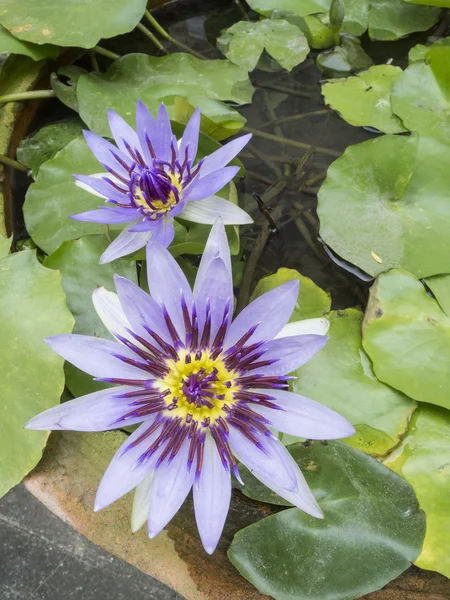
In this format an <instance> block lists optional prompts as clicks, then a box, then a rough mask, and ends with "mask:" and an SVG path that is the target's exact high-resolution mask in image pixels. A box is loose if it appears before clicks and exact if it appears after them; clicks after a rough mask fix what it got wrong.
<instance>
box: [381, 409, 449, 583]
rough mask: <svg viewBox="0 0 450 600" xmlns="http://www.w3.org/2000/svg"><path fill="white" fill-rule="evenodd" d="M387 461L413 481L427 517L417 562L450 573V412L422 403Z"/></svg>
mask: <svg viewBox="0 0 450 600" xmlns="http://www.w3.org/2000/svg"><path fill="white" fill-rule="evenodd" d="M384 464H385V465H386V466H387V467H389V468H390V469H392V470H393V471H395V472H396V473H398V474H399V475H401V476H402V477H403V478H404V479H406V481H408V483H410V484H411V485H412V487H413V488H414V491H415V493H416V496H417V499H418V501H419V504H420V506H421V508H422V509H423V510H424V511H425V514H426V517H427V530H426V534H425V541H424V544H423V548H422V552H421V554H420V556H419V558H417V560H416V561H415V564H416V565H417V566H418V567H420V568H421V569H430V570H432V571H439V572H440V573H442V574H443V575H446V576H447V577H450V517H449V500H448V498H449V491H450V413H449V412H448V411H447V410H444V409H442V408H438V407H435V406H426V405H421V406H420V407H419V408H418V409H417V411H416V412H415V413H414V415H413V418H412V419H411V425H410V428H409V431H408V434H407V436H406V437H405V439H404V440H403V442H402V444H401V445H400V447H399V448H398V449H396V450H395V451H394V452H393V453H392V454H391V455H390V456H389V457H388V458H387V459H386V460H385V462H384Z"/></svg>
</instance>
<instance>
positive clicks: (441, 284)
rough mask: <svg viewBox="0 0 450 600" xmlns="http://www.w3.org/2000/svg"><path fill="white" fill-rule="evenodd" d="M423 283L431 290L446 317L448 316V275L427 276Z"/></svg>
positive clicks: (449, 277)
mask: <svg viewBox="0 0 450 600" xmlns="http://www.w3.org/2000/svg"><path fill="white" fill-rule="evenodd" d="M425 283H426V284H427V286H428V287H429V288H430V290H431V291H432V292H433V294H434V296H435V297H436V300H437V301H438V302H439V304H440V307H441V308H442V310H443V311H444V312H445V314H446V315H447V317H450V275H435V276H434V277H427V278H426V279H425Z"/></svg>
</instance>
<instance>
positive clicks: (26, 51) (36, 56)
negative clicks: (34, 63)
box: [0, 9, 58, 60]
mask: <svg viewBox="0 0 450 600" xmlns="http://www.w3.org/2000/svg"><path fill="white" fill-rule="evenodd" d="M0 18H1V9H0ZM0 53H2V54H3V53H6V54H23V55H24V56H29V57H30V58H32V59H33V60H42V59H44V58H56V57H57V56H58V47H57V46H52V45H51V44H44V45H42V46H38V45H37V44H30V43H29V42H23V41H22V40H18V39H17V38H15V37H14V36H13V35H12V34H11V33H9V31H8V30H7V29H5V28H4V27H1V26H0Z"/></svg>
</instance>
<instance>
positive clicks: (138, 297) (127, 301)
mask: <svg viewBox="0 0 450 600" xmlns="http://www.w3.org/2000/svg"><path fill="white" fill-rule="evenodd" d="M114 283H115V285H116V290H117V294H118V296H119V300H120V303H121V305H122V309H123V311H124V313H125V315H126V318H127V319H128V321H129V322H130V324H131V328H132V330H133V331H134V332H136V333H137V334H138V335H140V336H141V337H143V338H144V339H150V338H149V334H148V332H147V330H146V329H144V327H143V325H144V324H145V325H147V327H148V328H149V329H151V330H152V331H154V332H155V333H156V334H157V335H159V336H160V337H162V338H163V339H167V338H168V336H169V331H168V329H167V325H166V322H165V321H164V317H163V314H162V310H161V307H160V306H159V305H158V304H157V303H156V302H155V300H154V299H153V298H151V297H150V296H149V295H148V294H147V293H146V292H144V290H141V288H140V287H139V286H137V285H136V284H135V283H133V282H132V281H130V280H129V279H126V278H125V277H120V275H114ZM152 343H154V342H152Z"/></svg>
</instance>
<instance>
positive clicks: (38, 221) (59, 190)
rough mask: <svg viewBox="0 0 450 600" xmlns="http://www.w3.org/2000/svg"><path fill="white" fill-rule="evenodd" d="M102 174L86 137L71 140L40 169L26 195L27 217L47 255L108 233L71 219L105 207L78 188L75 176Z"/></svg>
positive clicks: (30, 231) (102, 229)
mask: <svg viewBox="0 0 450 600" xmlns="http://www.w3.org/2000/svg"><path fill="white" fill-rule="evenodd" d="M101 170H102V167H101V165H99V163H98V162H97V160H96V159H95V157H94V156H93V154H92V152H91V151H90V150H89V148H88V145H87V144H86V142H85V141H84V138H83V136H79V137H77V138H75V139H74V140H72V141H71V142H70V143H69V144H67V146H65V148H63V149H62V150H60V151H59V152H58V153H57V154H56V156H55V157H54V158H52V159H50V160H48V161H47V162H45V163H44V164H43V165H42V166H41V168H40V169H39V174H38V176H37V178H36V181H35V183H33V184H31V186H30V187H29V189H28V192H27V195H26V199H25V205H24V216H25V224H26V227H27V230H28V232H29V234H30V235H31V237H32V238H33V240H34V241H35V242H36V244H37V245H38V246H39V248H42V250H44V251H45V252H47V254H51V253H52V252H54V251H55V250H56V249H57V248H58V247H59V246H60V245H61V244H62V243H63V242H67V241H68V240H74V239H76V238H79V237H81V236H83V235H89V234H94V233H104V232H105V225H102V224H99V223H85V222H83V221H74V220H73V219H70V218H69V217H70V216H71V215H75V214H77V213H81V212H84V211H87V210H93V209H95V208H97V206H99V204H101V203H102V200H101V199H100V198H97V197H96V196H93V195H92V194H89V193H88V192H86V191H85V190H83V189H81V188H79V187H78V186H76V185H75V180H74V178H73V177H72V174H73V173H82V174H84V175H93V174H94V173H98V172H99V171H101ZM116 228H117V226H116Z"/></svg>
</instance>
